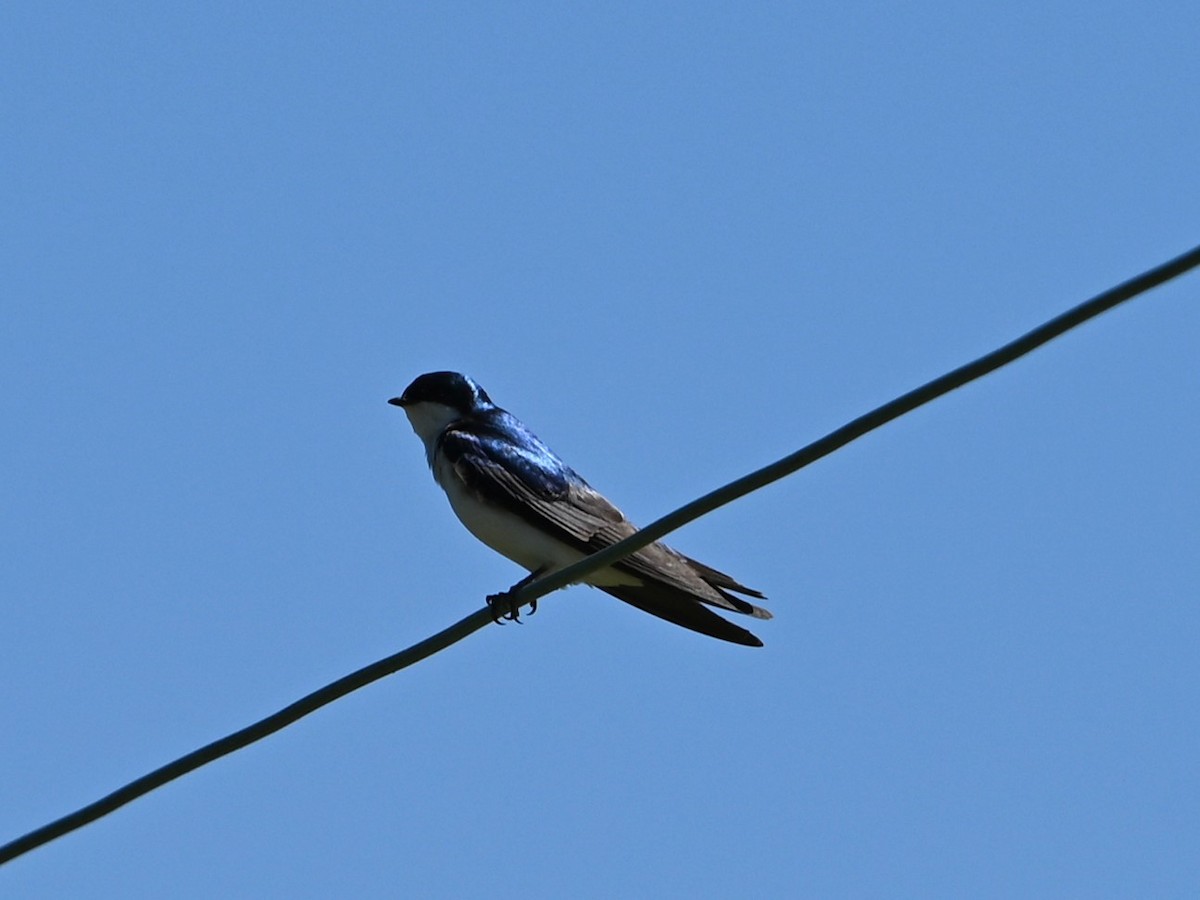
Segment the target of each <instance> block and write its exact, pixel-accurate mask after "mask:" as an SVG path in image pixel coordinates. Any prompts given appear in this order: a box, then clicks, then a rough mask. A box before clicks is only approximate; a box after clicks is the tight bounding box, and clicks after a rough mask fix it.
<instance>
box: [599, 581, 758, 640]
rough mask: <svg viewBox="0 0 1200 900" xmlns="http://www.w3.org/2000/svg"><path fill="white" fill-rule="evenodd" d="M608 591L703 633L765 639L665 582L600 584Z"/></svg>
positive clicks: (724, 637)
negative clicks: (632, 584)
mask: <svg viewBox="0 0 1200 900" xmlns="http://www.w3.org/2000/svg"><path fill="white" fill-rule="evenodd" d="M600 590H602V591H604V593H606V594H611V595H612V596H614V597H616V598H617V599H618V600H624V601H625V602H626V603H628V604H629V605H630V606H636V607H637V608H638V609H640V610H642V611H643V612H648V613H650V615H652V616H658V617H659V618H660V619H666V620H667V621H668V622H673V623H674V624H676V625H682V626H683V627H684V628H688V629H690V630H692V631H698V632H700V634H706V635H708V636H709V637H715V638H717V639H718V640H722V641H729V643H731V644H741V645H742V646H743V647H761V646H763V642H762V641H760V640H759V639H758V637H757V636H756V635H753V634H751V633H750V632H749V631H747V630H746V629H745V628H741V627H740V626H738V625H734V624H733V623H732V622H730V621H728V620H726V619H722V618H721V617H720V616H718V615H717V614H716V613H714V612H713V611H712V610H710V609H708V608H707V607H705V606H703V605H702V604H701V603H700V602H699V601H698V600H697V599H696V598H695V597H692V596H691V595H690V594H685V593H683V592H682V591H677V590H674V589H672V588H669V587H666V586H664V585H655V584H645V585H639V586H636V587H633V586H625V585H620V586H613V587H600Z"/></svg>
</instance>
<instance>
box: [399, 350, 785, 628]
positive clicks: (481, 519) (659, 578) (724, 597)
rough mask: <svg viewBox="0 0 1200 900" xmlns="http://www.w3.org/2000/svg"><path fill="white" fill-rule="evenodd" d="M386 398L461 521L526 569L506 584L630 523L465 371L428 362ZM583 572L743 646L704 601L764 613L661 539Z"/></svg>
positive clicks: (724, 578)
mask: <svg viewBox="0 0 1200 900" xmlns="http://www.w3.org/2000/svg"><path fill="white" fill-rule="evenodd" d="M388 402H389V403H391V404H392V405H394V406H399V407H400V408H402V409H403V410H404V412H405V413H406V414H407V415H408V421H409V423H410V424H411V425H412V428H413V431H415V432H416V433H417V436H418V437H419V438H420V439H421V441H422V442H423V443H424V444H425V456H426V459H427V460H428V462H429V467H430V469H432V470H433V477H434V480H435V481H437V483H438V484H439V485H440V486H441V488H442V490H444V491H445V492H446V496H447V497H449V499H450V506H451V507H452V508H453V509H454V512H455V514H456V515H457V516H458V518H459V519H460V520H461V521H462V523H463V524H464V525H465V526H467V530H468V531H470V532H471V533H472V534H473V535H475V537H477V538H479V540H481V541H483V543H485V544H487V545H488V546H489V547H491V548H492V549H493V550H495V551H496V552H498V553H500V554H502V555H503V556H506V557H508V558H509V559H511V560H512V561H513V562H515V563H517V564H518V565H521V566H523V567H524V568H526V569H528V570H529V572H530V575H529V577H528V578H525V579H524V580H523V581H521V582H518V584H517V585H515V586H514V589H515V588H516V587H520V586H522V585H524V584H527V583H529V582H530V581H532V580H533V579H535V578H537V577H539V576H541V575H544V574H546V573H548V572H552V571H555V570H557V569H562V568H564V567H566V566H568V565H570V564H571V563H573V562H576V561H578V560H580V559H582V558H583V557H585V556H587V555H589V554H591V553H595V552H596V551H598V550H602V549H603V548H605V547H608V546H609V545H611V544H614V543H616V542H617V541H619V540H621V539H622V538H626V537H628V536H629V535H631V534H633V533H634V532H635V531H637V527H636V526H634V525H633V524H632V523H631V522H630V521H629V520H628V519H626V518H625V516H624V515H623V514H622V513H621V511H620V510H619V509H617V508H616V507H615V506H613V505H612V504H611V503H609V502H608V500H606V499H605V498H604V497H603V496H601V495H600V494H599V493H597V492H596V491H595V490H594V489H593V488H592V487H591V485H589V484H588V483H587V482H586V481H584V480H583V479H582V478H580V477H579V475H577V474H576V473H575V471H574V470H573V469H571V468H570V466H568V465H567V464H566V463H564V462H563V461H562V460H561V459H559V458H558V456H556V455H555V454H554V453H553V452H552V451H551V450H550V448H549V447H547V446H546V445H545V444H543V443H542V442H541V441H540V440H539V439H538V438H537V436H536V435H534V434H533V432H531V431H530V430H529V429H528V428H526V427H525V426H524V425H523V424H521V422H520V421H518V420H517V419H516V417H514V416H513V415H511V414H510V413H508V412H506V411H505V410H503V409H501V408H500V407H498V406H496V405H495V404H494V403H492V401H491V398H490V397H488V395H487V393H486V392H485V391H484V390H483V388H481V387H480V386H479V385H478V384H476V383H475V382H474V381H473V380H472V379H470V378H468V377H467V376H465V375H460V374H459V373H457V372H429V373H427V374H425V375H422V376H420V377H419V378H418V379H417V380H416V381H414V382H413V383H412V384H410V385H409V386H408V387H407V388H405V389H404V393H403V394H401V395H400V396H399V397H394V398H392V399H391V400H389V401H388ZM586 582H587V583H588V584H590V585H593V586H595V587H598V588H600V590H602V591H604V592H605V593H607V594H611V595H612V596H614V597H616V598H618V599H620V600H624V601H625V602H626V603H629V604H631V605H632V606H636V607H637V608H638V609H641V610H644V611H645V612H648V613H650V614H652V615H655V616H658V617H659V618H662V619H666V620H667V621H668V622H674V623H675V624H676V625H682V626H683V627H684V628H690V629H691V630H692V631H698V632H700V633H701V634H707V635H710V636H712V637H715V638H720V639H721V640H723V641H731V642H733V643H735V644H744V645H746V646H749V647H761V646H762V641H760V640H759V639H758V638H757V637H755V636H754V635H753V634H751V633H750V632H749V631H746V629H744V628H739V627H738V626H737V625H734V624H733V623H732V622H728V621H726V620H725V619H723V618H721V617H720V616H718V615H717V614H716V613H714V612H712V611H711V610H710V609H709V608H708V607H710V606H711V607H716V608H717V609H721V610H725V611H727V612H737V613H743V614H745V615H748V616H753V617H754V618H756V619H769V618H771V614H770V613H769V612H767V611H766V610H765V609H762V608H761V607H758V606H755V605H754V604H752V603H749V602H747V601H745V600H743V599H741V598H740V597H735V596H734V595H733V593H731V592H736V593H739V594H745V595H747V596H749V597H755V598H758V599H765V598H763V595H762V594H760V593H759V592H758V591H756V590H753V589H752V588H748V587H746V586H745V585H742V584H739V583H738V582H736V581H734V580H733V579H732V578H730V577H729V576H728V575H726V574H724V573H723V572H718V571H717V570H716V569H710V568H709V567H708V566H706V565H704V564H703V563H699V562H696V560H694V559H689V558H688V557H686V556H684V555H683V554H682V553H678V552H676V551H675V550H672V549H671V548H670V547H667V546H666V545H664V544H661V543H654V544H651V545H650V546H648V547H643V548H642V549H641V550H639V551H638V552H637V553H634V554H633V555H631V556H627V557H625V558H624V559H622V560H620V561H618V562H616V563H614V564H613V565H611V566H609V567H608V568H606V569H601V570H599V571H597V572H593V573H592V574H591V575H589V576H587V578H586ZM499 596H503V595H499ZM492 599H493V598H489V603H490V602H491V601H492ZM511 615H512V616H514V617H515V611H513V613H512V614H511Z"/></svg>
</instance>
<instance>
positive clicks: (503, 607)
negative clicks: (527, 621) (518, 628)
mask: <svg viewBox="0 0 1200 900" xmlns="http://www.w3.org/2000/svg"><path fill="white" fill-rule="evenodd" d="M486 599H487V605H488V609H490V610H491V611H492V621H493V622H495V623H496V624H497V625H503V624H504V620H505V619H507V620H508V621H510V622H516V623H517V624H518V625H519V624H521V610H520V607H518V606H517V605H516V604H515V603H513V600H512V591H511V590H508V591H501V592H500V593H499V594H488V595H487V598H486Z"/></svg>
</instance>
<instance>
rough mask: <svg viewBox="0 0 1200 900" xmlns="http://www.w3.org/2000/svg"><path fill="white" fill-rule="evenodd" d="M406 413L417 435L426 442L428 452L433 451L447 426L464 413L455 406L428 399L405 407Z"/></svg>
mask: <svg viewBox="0 0 1200 900" xmlns="http://www.w3.org/2000/svg"><path fill="white" fill-rule="evenodd" d="M404 414H405V415H406V416H408V423H409V424H410V425H412V429H413V431H415V432H416V433H417V437H419V438H420V439H421V440H422V441H423V442H424V444H425V451H426V452H427V453H432V452H433V445H434V444H435V443H436V441H437V439H438V435H439V434H441V433H442V432H443V431H444V430H445V428H446V426H447V425H449V424H450V423H451V422H453V421H455V420H457V419H461V418H462V413H460V412H459V411H458V410H456V409H454V408H453V407H451V406H446V404H444V403H433V402H431V401H428V400H426V401H423V402H421V403H414V404H413V405H412V406H406V407H404Z"/></svg>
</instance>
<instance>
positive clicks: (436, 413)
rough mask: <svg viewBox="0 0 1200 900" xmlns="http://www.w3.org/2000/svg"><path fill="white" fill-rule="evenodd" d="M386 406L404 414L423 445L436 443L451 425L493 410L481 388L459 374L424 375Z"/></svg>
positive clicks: (429, 373) (436, 373)
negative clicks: (396, 407)
mask: <svg viewBox="0 0 1200 900" xmlns="http://www.w3.org/2000/svg"><path fill="white" fill-rule="evenodd" d="M388 403H390V404H392V405H393V406H399V407H400V408H401V409H403V410H404V412H405V414H406V415H407V416H408V421H409V423H410V424H411V425H412V427H413V431H415V432H416V433H417V436H418V437H419V438H420V439H421V440H422V441H424V442H425V443H426V444H429V443H430V442H431V441H434V440H437V436H438V435H439V434H441V433H442V431H443V429H445V427H446V426H447V425H449V424H450V423H451V422H455V421H457V420H459V419H461V418H463V417H464V416H467V415H470V414H471V413H477V412H481V411H482V410H485V409H490V408H491V407H492V406H493V404H492V400H491V398H490V397H488V395H487V392H486V391H485V390H484V389H483V388H481V387H480V386H479V385H478V384H476V383H475V381H474V380H473V379H471V378H469V377H468V376H466V375H461V374H459V373H458V372H426V373H425V374H424V375H421V376H419V377H418V378H417V379H416V380H415V381H414V382H413V383H412V384H410V385H409V386H408V387H406V388H405V389H404V393H403V394H401V395H400V396H399V397H393V398H392V399H391V400H389V401H388Z"/></svg>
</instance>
